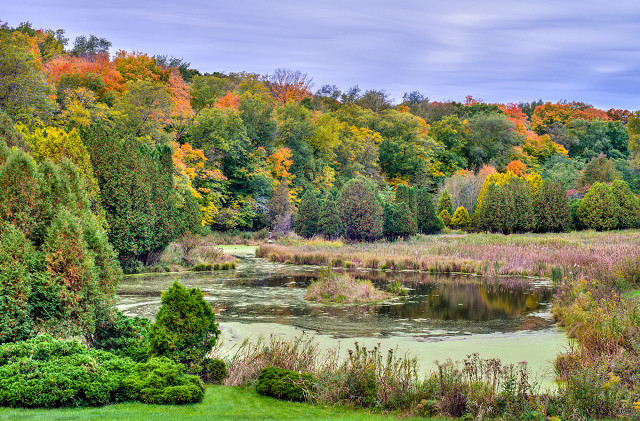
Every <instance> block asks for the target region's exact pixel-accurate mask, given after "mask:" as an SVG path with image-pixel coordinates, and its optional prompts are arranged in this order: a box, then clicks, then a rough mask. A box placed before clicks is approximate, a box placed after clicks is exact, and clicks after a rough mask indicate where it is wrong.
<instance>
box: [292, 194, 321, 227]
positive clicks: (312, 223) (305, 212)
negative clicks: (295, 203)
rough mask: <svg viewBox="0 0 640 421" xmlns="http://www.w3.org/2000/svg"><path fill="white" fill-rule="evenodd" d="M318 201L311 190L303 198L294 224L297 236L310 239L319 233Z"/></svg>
mask: <svg viewBox="0 0 640 421" xmlns="http://www.w3.org/2000/svg"><path fill="white" fill-rule="evenodd" d="M319 212H320V209H319V206H318V199H317V198H316V195H315V193H314V192H313V191H311V190H309V191H307V192H306V193H305V195H304V196H302V200H301V201H300V206H299V207H298V214H297V215H296V220H295V223H294V231H295V233H296V234H298V235H300V236H302V237H305V238H310V237H313V236H314V235H316V234H317V233H318V217H319Z"/></svg>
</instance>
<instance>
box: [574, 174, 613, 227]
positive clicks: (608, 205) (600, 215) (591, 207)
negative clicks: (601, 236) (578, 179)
mask: <svg viewBox="0 0 640 421" xmlns="http://www.w3.org/2000/svg"><path fill="white" fill-rule="evenodd" d="M619 213H620V206H619V205H618V202H617V200H616V198H615V196H614V195H613V194H612V193H611V190H609V187H607V186H606V185H605V184H603V183H595V184H594V185H593V186H591V188H590V189H589V192H588V193H587V194H586V195H585V196H584V199H582V201H581V202H580V207H579V208H578V217H579V218H580V221H581V222H582V223H583V224H584V225H585V226H586V227H587V228H591V229H595V230H598V231H601V230H611V229H614V228H616V227H617V226H618V214H619Z"/></svg>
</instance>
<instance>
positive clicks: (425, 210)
mask: <svg viewBox="0 0 640 421" xmlns="http://www.w3.org/2000/svg"><path fill="white" fill-rule="evenodd" d="M416 203H417V222H418V232H420V233H422V234H437V233H439V232H440V231H442V229H443V228H444V222H443V221H442V219H441V218H440V217H439V216H438V214H437V213H436V209H435V207H434V205H433V201H432V200H431V194H429V192H428V191H427V189H425V188H419V189H418V190H417V191H416Z"/></svg>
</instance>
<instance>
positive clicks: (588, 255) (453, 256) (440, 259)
mask: <svg viewBox="0 0 640 421" xmlns="http://www.w3.org/2000/svg"><path fill="white" fill-rule="evenodd" d="M328 243H329V244H323V243H322V242H316V243H311V242H305V241H304V240H296V241H295V242H293V241H287V242H282V243H280V242H277V243H273V244H263V245H261V246H260V247H259V249H258V251H257V253H256V255H257V256H258V257H264V258H267V259H270V260H272V261H275V262H290V263H293V264H308V265H321V266H327V265H329V266H332V267H344V266H345V262H349V266H350V267H357V268H372V269H385V270H419V271H426V272H432V273H469V274H477V275H488V276H502V275H509V276H525V277H546V278H551V277H552V276H553V277H554V279H564V278H568V279H579V278H590V279H603V278H605V277H608V276H610V274H611V273H613V272H614V271H615V270H619V268H618V264H619V262H621V261H625V260H626V259H627V258H628V257H629V256H640V231H638V230H625V231H609V232H595V231H579V232H571V233H557V234H513V235H501V234H482V233H480V234H478V233H473V234H462V235H458V234H451V235H432V236H423V235H420V236H417V237H414V238H412V239H411V240H409V241H397V242H377V243H354V244H346V245H344V246H341V247H340V246H337V245H336V244H335V242H328Z"/></svg>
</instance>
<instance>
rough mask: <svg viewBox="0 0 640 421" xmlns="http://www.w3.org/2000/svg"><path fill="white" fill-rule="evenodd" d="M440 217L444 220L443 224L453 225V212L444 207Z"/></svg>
mask: <svg viewBox="0 0 640 421" xmlns="http://www.w3.org/2000/svg"><path fill="white" fill-rule="evenodd" d="M438 217H439V218H440V219H441V220H442V222H443V224H444V225H445V226H446V227H448V226H449V225H451V214H450V213H449V211H448V210H446V209H443V210H442V212H440V214H439V215H438Z"/></svg>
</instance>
